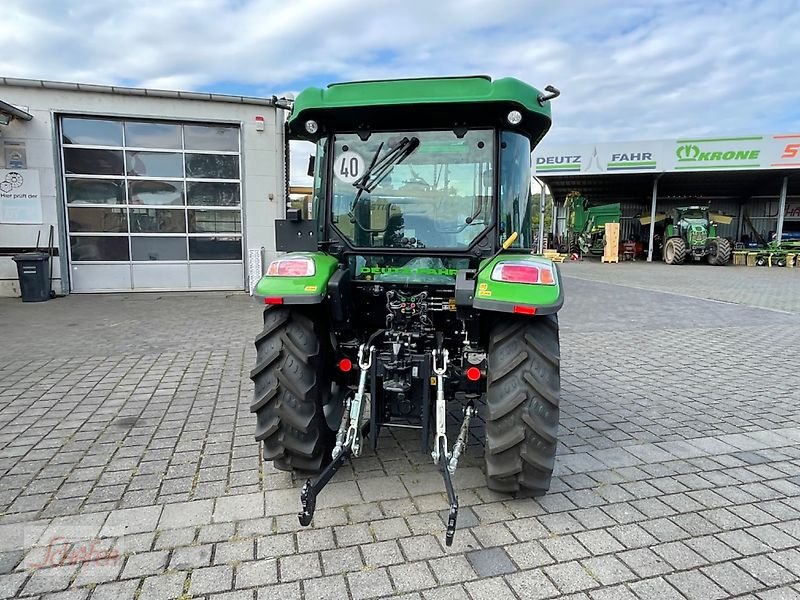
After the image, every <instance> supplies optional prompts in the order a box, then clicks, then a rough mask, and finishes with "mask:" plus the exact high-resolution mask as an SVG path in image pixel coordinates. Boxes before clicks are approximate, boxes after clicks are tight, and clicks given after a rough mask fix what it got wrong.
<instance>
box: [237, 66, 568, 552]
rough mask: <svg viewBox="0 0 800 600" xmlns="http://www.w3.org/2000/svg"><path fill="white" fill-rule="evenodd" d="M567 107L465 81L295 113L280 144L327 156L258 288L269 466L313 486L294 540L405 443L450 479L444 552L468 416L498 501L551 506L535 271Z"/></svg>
mask: <svg viewBox="0 0 800 600" xmlns="http://www.w3.org/2000/svg"><path fill="white" fill-rule="evenodd" d="M558 94H559V92H558V90H556V89H555V88H553V87H547V88H545V91H544V92H540V91H539V90H537V89H535V88H533V87H530V86H528V85H526V84H524V83H522V82H521V81H518V80H515V79H510V78H507V79H499V80H496V81H492V80H491V79H490V78H488V77H454V78H438V79H414V80H392V81H370V82H358V83H343V84H335V85H330V86H328V87H327V88H326V89H318V88H310V89H306V90H305V91H303V92H302V93H300V94H299V95H298V96H297V99H296V101H295V102H294V104H293V106H292V109H291V113H290V115H289V118H288V122H287V130H288V133H289V138H291V139H302V140H308V141H311V142H313V143H314V144H315V145H316V156H315V158H314V159H313V160H312V161H311V163H312V164H310V165H309V171H310V172H313V174H314V187H313V219H310V220H309V219H303V218H302V213H301V212H300V210H299V209H287V211H286V212H287V215H286V216H287V218H286V219H282V220H279V221H278V222H276V242H277V248H278V250H281V251H286V252H288V253H287V254H283V255H281V256H280V257H279V258H278V259H276V260H273V261H272V262H271V263H270V264H269V265H268V268H267V270H266V275H265V276H264V277H263V278H262V279H261V280H260V281H259V282H258V284H257V286H256V288H255V295H256V296H257V297H258V298H260V299H261V300H262V301H263V302H264V303H265V304H266V308H265V310H264V327H263V331H262V332H261V333H260V334H259V335H258V337H257V338H256V350H257V361H256V366H255V368H254V369H253V370H252V372H251V378H252V379H253V381H254V383H255V398H254V401H253V404H252V405H251V407H250V409H251V412H253V413H255V415H256V439H257V440H258V441H259V442H260V443H261V444H262V445H263V455H264V458H265V459H266V460H269V461H272V462H273V465H274V466H275V467H276V468H278V469H283V470H291V471H296V472H312V473H317V474H318V475H317V476H316V478H315V479H309V480H308V481H307V482H306V484H305V485H304V487H303V489H302V492H301V497H300V500H301V511H300V512H299V514H298V517H299V520H300V523H301V524H303V525H308V524H309V523H310V522H311V519H312V517H313V515H314V509H315V506H316V499H317V496H318V494H319V493H320V492H321V491H322V489H323V488H324V487H325V485H326V484H327V483H328V482H329V481H330V480H331V478H332V477H333V475H334V473H335V472H336V471H337V469H339V468H340V467H341V466H342V465H343V464H344V462H345V461H346V460H348V459H355V458H356V457H358V456H359V455H360V454H361V453H362V452H363V450H364V448H365V446H366V444H367V443H370V444H371V446H372V448H373V449H375V448H377V445H378V442H379V440H380V439H384V440H385V439H386V438H385V437H383V436H380V434H381V432H382V431H386V430H389V429H391V428H402V430H403V431H404V432H408V431H409V430H411V431H416V432H417V436H418V442H417V444H416V446H417V447H418V448H419V450H420V451H422V452H424V453H425V454H429V455H430V456H431V458H432V460H433V462H434V463H435V464H436V465H437V466H438V469H439V471H440V472H441V475H442V478H443V485H444V488H445V490H446V492H447V496H448V499H449V504H450V513H449V518H448V523H447V529H446V540H447V543H448V545H449V544H450V543H452V539H453V534H454V532H455V527H456V518H457V514H458V500H457V495H456V492H455V490H454V488H453V482H452V479H451V476H452V474H453V473H454V472H455V470H456V467H457V465H458V460H459V456H460V455H461V454H462V453H463V452H464V450H465V448H466V446H467V444H468V440H469V434H470V429H469V426H470V422H471V420H474V419H475V418H476V415H477V416H478V417H479V418H480V419H482V420H483V421H484V422H485V435H486V440H485V462H486V476H487V480H488V486H489V488H491V489H492V490H496V491H500V492H508V493H522V494H527V495H536V494H543V493H545V492H546V491H547V489H548V488H549V486H550V479H551V475H552V472H553V463H554V459H555V453H556V437H557V432H558V415H559V394H560V374H559V335H558V317H557V315H556V313H557V312H558V311H559V309H560V308H561V305H562V303H563V295H562V286H561V276H560V274H559V271H558V268H557V267H556V265H554V264H553V263H552V262H551V261H550V260H547V259H545V258H542V257H539V256H534V255H533V254H532V248H533V243H534V237H533V232H532V231H531V211H532V210H533V209H534V207H532V206H531V194H530V182H531V161H530V156H531V150H532V148H533V147H534V146H535V145H536V144H537V143H538V142H539V140H540V139H541V138H542V137H543V136H544V134H545V133H546V132H547V130H548V129H549V127H550V100H551V99H552V98H555V97H556V96H558ZM448 414H456V415H458V417H457V420H458V421H459V422H460V426H459V428H458V429H457V430H455V431H453V430H449V429H448V426H447V415H448ZM454 434H455V435H454ZM367 436H368V437H367ZM402 439H407V438H406V436H403V437H402Z"/></svg>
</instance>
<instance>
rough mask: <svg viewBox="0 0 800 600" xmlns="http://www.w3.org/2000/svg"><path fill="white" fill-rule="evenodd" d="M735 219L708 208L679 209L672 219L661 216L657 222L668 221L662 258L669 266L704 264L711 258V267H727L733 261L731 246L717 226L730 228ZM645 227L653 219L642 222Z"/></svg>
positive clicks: (645, 218)
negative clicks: (692, 263) (695, 262)
mask: <svg viewBox="0 0 800 600" xmlns="http://www.w3.org/2000/svg"><path fill="white" fill-rule="evenodd" d="M732 219H733V218H732V217H729V216H727V215H723V214H720V213H714V212H711V211H710V210H709V208H708V207H707V206H686V207H681V208H675V209H673V211H672V215H671V216H670V215H667V214H665V213H660V214H659V215H657V216H656V221H664V220H667V221H668V223H667V225H666V227H665V228H664V247H663V250H662V256H663V258H664V262H666V263H667V264H668V265H680V264H683V263H684V262H685V261H686V259H687V258H692V259H694V260H695V261H700V260H702V259H703V258H705V257H707V258H708V264H710V265H718V266H719V265H725V264H728V261H730V259H731V243H730V241H729V240H728V239H726V238H723V237H718V236H717V227H716V224H717V223H721V224H726V225H727V224H729V223H730V222H731V221H732ZM640 221H641V223H642V224H643V225H647V224H649V223H650V217H649V216H648V217H642V218H641V219H640Z"/></svg>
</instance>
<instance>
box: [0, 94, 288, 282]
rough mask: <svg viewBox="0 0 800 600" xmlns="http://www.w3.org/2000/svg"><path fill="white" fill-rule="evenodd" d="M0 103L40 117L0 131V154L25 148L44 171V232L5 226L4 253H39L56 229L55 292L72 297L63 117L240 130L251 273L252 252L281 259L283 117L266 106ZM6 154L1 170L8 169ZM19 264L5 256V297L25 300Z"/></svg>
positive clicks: (81, 99) (93, 100)
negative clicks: (19, 145)
mask: <svg viewBox="0 0 800 600" xmlns="http://www.w3.org/2000/svg"><path fill="white" fill-rule="evenodd" d="M0 99H2V100H4V101H5V102H8V103H10V104H13V105H15V106H19V107H24V108H25V109H26V110H27V111H28V112H29V113H31V114H32V115H33V119H32V120H31V121H19V120H16V119H15V120H14V121H12V122H11V123H10V124H9V125H7V126H2V125H0V150H2V145H3V143H4V141H6V140H8V141H19V142H25V145H26V152H27V166H28V168H29V169H36V170H38V171H39V180H40V185H41V195H42V216H43V221H44V222H43V223H42V224H41V225H14V224H3V223H0V247H20V248H31V249H32V248H33V247H34V246H35V245H36V234H37V232H41V241H40V245H44V246H46V245H47V236H48V230H49V226H50V225H53V226H54V227H55V239H56V242H55V243H56V245H57V246H58V247H59V253H60V255H61V258H60V259H59V260H56V263H55V265H54V271H53V277H54V282H53V288H54V289H55V290H56V292H58V293H66V292H67V291H68V285H67V282H66V281H64V282H63V284H62V280H61V268H62V267H63V268H66V256H67V248H66V244H67V240H66V239H65V235H64V230H65V228H64V224H63V208H62V207H61V203H62V202H63V200H61V193H62V191H61V187H62V186H61V182H60V179H59V175H58V174H59V171H60V167H59V165H58V164H56V162H55V161H56V158H55V157H56V152H57V150H58V141H57V140H55V139H54V135H55V127H54V125H53V123H54V119H56V118H57V116H58V115H59V114H64V113H69V114H82V115H98V116H113V117H124V118H140V119H175V120H185V121H201V122H202V121H206V122H224V123H233V124H237V125H239V127H240V128H241V132H242V146H241V153H242V165H243V166H242V202H243V219H244V223H243V232H244V252H243V259H244V264H245V266H244V267H243V269H245V282H246V278H247V273H246V265H247V250H248V249H250V248H262V247H263V248H264V250H265V253H266V255H267V257H268V258H269V257H272V256H274V254H275V233H274V232H275V228H274V223H275V219H276V218H281V217H282V216H283V215H284V208H285V204H286V202H285V198H284V183H283V182H284V177H285V174H284V158H283V152H284V149H283V121H282V120H283V113H282V111H280V110H276V109H274V108H272V107H270V106H266V105H256V104H244V103H234V102H226V101H209V100H189V99H179V98H159V97H148V96H144V95H122V94H111V93H107V92H90V91H74V90H57V89H43V88H33V87H17V86H13V85H0ZM256 116H262V117H264V122H265V127H264V131H257V130H256ZM4 161H5V157H4V155H3V154H0V168H5V166H6V165H5V164H4ZM18 295H19V285H18V283H17V274H16V264H15V263H14V262H13V261H12V260H11V257H8V256H0V296H18Z"/></svg>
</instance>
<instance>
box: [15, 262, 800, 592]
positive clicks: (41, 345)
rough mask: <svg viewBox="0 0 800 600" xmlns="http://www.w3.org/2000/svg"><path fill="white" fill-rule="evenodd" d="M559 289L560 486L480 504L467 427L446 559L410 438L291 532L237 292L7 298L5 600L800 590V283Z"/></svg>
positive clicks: (671, 275) (485, 494)
mask: <svg viewBox="0 0 800 600" xmlns="http://www.w3.org/2000/svg"><path fill="white" fill-rule="evenodd" d="M563 273H564V274H565V276H566V284H567V304H566V306H565V308H564V310H563V311H562V313H561V325H562V378H563V394H562V419H561V434H560V441H561V444H560V447H559V453H558V458H557V464H556V477H554V480H553V485H552V489H551V492H550V493H549V494H548V495H547V496H545V497H543V498H538V499H524V498H521V499H514V498H510V497H507V496H503V495H499V494H495V493H492V492H490V491H489V490H488V489H487V488H486V486H485V483H484V475H483V465H482V463H483V460H482V457H481V452H482V448H481V445H480V441H479V440H480V436H481V423H480V422H478V423H475V425H474V429H473V431H472V433H473V436H472V440H471V445H470V448H469V452H468V456H467V457H466V458H465V459H463V460H462V462H461V464H460V466H459V471H458V472H457V474H456V477H455V481H456V486H457V488H458V490H459V491H460V500H461V505H462V507H463V508H462V510H461V515H460V519H459V531H458V532H457V534H456V539H455V543H454V545H453V546H452V547H451V548H446V547H445V546H444V545H443V543H442V542H443V532H444V520H443V518H444V515H445V510H446V502H445V496H444V493H443V486H442V482H441V479H440V477H439V475H438V474H437V473H436V471H435V469H434V468H433V466H432V464H431V462H430V458H429V457H426V456H423V455H422V454H421V453H420V452H419V451H418V449H417V448H416V444H413V443H410V442H408V441H406V440H404V439H403V437H402V436H399V435H395V436H383V437H382V438H381V440H380V446H381V447H380V449H379V453H378V455H377V456H376V455H374V454H371V453H368V454H367V455H366V456H363V457H361V458H359V459H357V460H356V461H354V462H353V464H352V467H346V468H345V469H343V470H342V471H341V472H340V473H338V474H337V476H336V479H335V481H334V483H332V484H331V485H330V486H329V488H328V489H326V491H325V492H324V494H323V496H322V497H321V498H320V508H319V509H318V511H317V514H316V518H315V523H314V526H313V527H312V528H301V527H300V526H299V525H298V523H297V518H296V516H295V513H296V511H297V510H298V508H299V501H298V493H299V486H300V484H301V481H300V480H295V479H293V478H292V476H291V475H289V474H287V473H284V472H279V471H275V470H273V469H272V467H271V465H269V464H261V463H260V461H259V458H258V447H257V445H256V443H255V442H254V441H253V439H252V431H253V426H254V423H253V418H252V415H250V414H249V412H248V404H249V401H250V395H251V393H252V387H251V384H250V382H249V380H248V379H247V374H248V371H249V369H250V367H251V364H252V362H253V355H254V352H253V350H252V346H251V341H252V338H253V337H254V335H255V332H256V331H257V329H258V324H259V319H260V307H258V306H257V305H255V304H254V303H252V302H251V301H250V300H249V299H248V298H246V297H245V296H242V295H238V294H232V295H223V294H174V295H173V294H164V295H154V294H144V295H113V296H70V297H68V298H64V299H58V300H54V301H51V302H47V303H43V304H39V305H36V304H24V305H23V304H21V303H20V302H19V301H18V300H11V299H0V598H8V597H24V598H36V597H41V598H53V599H55V598H59V599H61V600H67V599H73V598H77V599H85V598H90V599H91V600H100V599H105V598H113V599H114V600H124V599H126V598H139V599H141V600H147V599H150V598H154V599H157V598H183V599H186V598H212V599H214V600H220V599H225V600H239V599H248V600H255V599H258V600H265V599H272V598H275V599H281V600H283V599H291V598H305V599H306V600H310V599H312V598H336V599H339V598H353V599H362V598H381V597H386V596H392V597H402V598H416V599H420V598H425V599H437V598H442V599H444V598H447V599H450V598H471V599H473V600H479V599H483V598H490V599H491V600H501V599H503V598H523V599H528V598H551V597H562V598H567V597H568V598H573V599H575V600H578V599H581V600H588V599H591V600H605V599H617V598H619V599H632V598H640V599H642V600H647V599H656V598H657V599H659V600H662V599H669V598H682V597H685V598H691V599H698V600H706V599H716V598H729V597H742V598H759V599H761V600H777V599H783V598H797V597H800V406H798V404H799V402H798V401H799V400H800V391H799V390H800V374H799V371H798V353H797V345H798V340H800V315H797V314H789V313H790V312H792V311H794V312H800V308H798V305H797V304H793V302H794V303H797V302H800V301H799V300H798V298H800V294H798V293H797V281H800V271H790V270H788V269H787V270H783V271H780V274H776V273H778V270H776V269H773V270H758V269H734V268H724V269H713V268H709V267H705V268H702V267H698V266H694V265H687V266H686V268H685V269H684V270H680V269H678V268H673V269H668V268H667V267H665V266H664V265H642V264H639V263H637V264H634V265H605V266H603V265H596V264H595V265H592V264H569V265H564V267H563ZM684 273H685V274H686V276H685V277H684ZM650 274H653V276H652V278H649V279H648V275H650ZM790 275H791V276H792V277H790ZM750 277H753V279H750ZM603 280H611V281H612V283H608V282H604V281H603ZM787 287H788V289H790V290H793V292H791V293H788V294H787V292H786V289H787ZM643 288H648V289H643ZM664 291H668V292H671V293H664ZM682 294H683V295H682ZM703 297H709V298H713V299H715V300H718V301H709V300H704V299H702V298H703ZM719 300H722V302H720V301H719ZM756 306H761V307H766V308H770V309H776V310H765V309H764V308H757V307H756ZM779 311H786V312H779Z"/></svg>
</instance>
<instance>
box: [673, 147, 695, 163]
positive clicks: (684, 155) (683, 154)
mask: <svg viewBox="0 0 800 600" xmlns="http://www.w3.org/2000/svg"><path fill="white" fill-rule="evenodd" d="M675 153H676V154H677V155H678V160H697V156H698V155H699V154H700V148H699V147H698V146H695V145H694V144H684V145H683V146H678V149H677V150H676V151H675Z"/></svg>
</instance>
